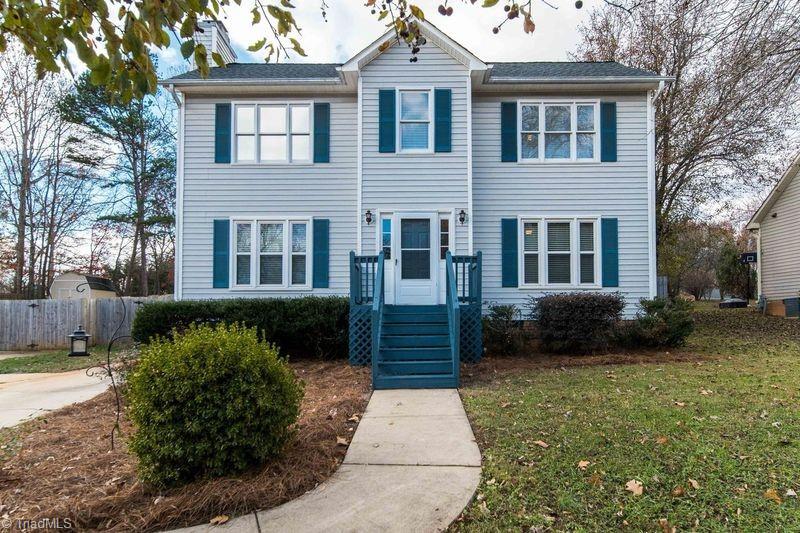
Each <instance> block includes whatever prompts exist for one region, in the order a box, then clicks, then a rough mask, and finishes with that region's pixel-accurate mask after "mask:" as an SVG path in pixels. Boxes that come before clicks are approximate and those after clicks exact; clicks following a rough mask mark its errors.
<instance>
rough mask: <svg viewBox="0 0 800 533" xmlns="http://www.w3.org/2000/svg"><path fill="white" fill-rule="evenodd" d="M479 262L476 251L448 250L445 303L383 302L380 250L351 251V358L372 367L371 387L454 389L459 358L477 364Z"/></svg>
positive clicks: (382, 259) (478, 342) (480, 344)
mask: <svg viewBox="0 0 800 533" xmlns="http://www.w3.org/2000/svg"><path fill="white" fill-rule="evenodd" d="M480 263H481V261H480V253H478V254H477V255H476V256H455V257H453V256H452V255H451V254H450V252H447V256H446V260H445V265H446V268H445V271H446V279H445V282H446V284H447V285H446V290H445V293H446V303H445V305H385V303H384V292H385V291H384V283H385V280H384V272H383V269H384V254H383V252H381V253H380V254H379V255H377V256H356V255H355V254H354V253H352V252H351V254H350V287H351V289H350V361H351V363H352V364H371V365H372V386H373V388H375V389H401V388H402V389H419V388H454V387H458V385H459V369H460V364H461V362H462V360H466V361H469V362H476V361H477V360H479V359H480V352H481V351H482V343H481V338H480V315H481V313H480V308H481V304H480V302H481V299H480V293H481V291H480V272H481V269H480ZM462 311H463V312H464V313H465V314H464V316H463V319H462ZM462 323H464V324H467V327H468V329H467V331H464V332H463V333H466V338H467V339H468V342H467V347H466V348H467V353H462V350H461V347H462ZM465 356H466V357H465Z"/></svg>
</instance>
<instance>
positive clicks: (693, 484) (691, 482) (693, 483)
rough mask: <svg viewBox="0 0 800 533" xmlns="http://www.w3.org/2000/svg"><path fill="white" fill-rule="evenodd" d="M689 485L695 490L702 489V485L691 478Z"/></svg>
mask: <svg viewBox="0 0 800 533" xmlns="http://www.w3.org/2000/svg"><path fill="white" fill-rule="evenodd" d="M689 485H691V486H692V488H693V489H694V490H697V489H699V488H700V483H698V482H697V480H694V479H692V478H689Z"/></svg>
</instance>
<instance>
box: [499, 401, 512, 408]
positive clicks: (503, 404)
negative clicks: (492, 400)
mask: <svg viewBox="0 0 800 533" xmlns="http://www.w3.org/2000/svg"><path fill="white" fill-rule="evenodd" d="M509 405H511V402H503V403H501V404H500V407H502V408H503V409H505V408H506V407H508V406H509Z"/></svg>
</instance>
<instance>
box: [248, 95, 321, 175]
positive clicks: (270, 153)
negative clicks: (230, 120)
mask: <svg viewBox="0 0 800 533" xmlns="http://www.w3.org/2000/svg"><path fill="white" fill-rule="evenodd" d="M235 108H236V113H235V119H236V123H235V127H234V128H235V129H234V131H235V133H236V134H235V135H234V143H235V145H236V146H235V147H234V153H235V154H236V161H237V162H240V163H247V162H250V163H255V162H259V163H308V162H310V161H311V105H310V104H306V103H297V104H283V103H269V104H236V106H235Z"/></svg>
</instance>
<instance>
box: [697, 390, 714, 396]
mask: <svg viewBox="0 0 800 533" xmlns="http://www.w3.org/2000/svg"><path fill="white" fill-rule="evenodd" d="M700 394H702V395H703V396H708V395H710V394H714V391H713V390H708V389H700Z"/></svg>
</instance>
